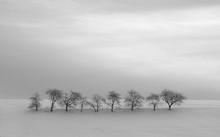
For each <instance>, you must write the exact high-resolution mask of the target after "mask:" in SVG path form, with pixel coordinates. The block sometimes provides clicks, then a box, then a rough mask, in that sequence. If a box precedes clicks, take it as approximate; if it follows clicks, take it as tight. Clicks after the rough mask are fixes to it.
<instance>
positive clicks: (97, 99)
mask: <svg viewBox="0 0 220 137" xmlns="http://www.w3.org/2000/svg"><path fill="white" fill-rule="evenodd" d="M103 102H105V99H104V98H103V97H102V96H100V95H98V94H95V95H93V97H92V102H90V101H88V102H87V104H88V105H89V106H90V107H92V108H93V110H94V111H95V112H99V109H100V108H101V107H102V103H103Z"/></svg>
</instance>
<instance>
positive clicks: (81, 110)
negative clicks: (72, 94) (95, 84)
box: [80, 103, 83, 112]
mask: <svg viewBox="0 0 220 137" xmlns="http://www.w3.org/2000/svg"><path fill="white" fill-rule="evenodd" d="M80 112H83V103H82V104H81V109H80Z"/></svg>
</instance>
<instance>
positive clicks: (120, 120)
mask: <svg viewBox="0 0 220 137" xmlns="http://www.w3.org/2000/svg"><path fill="white" fill-rule="evenodd" d="M28 103H29V100H7V99H2V100H0V137H219V134H220V130H219V128H220V101H203V100H194V101H192V100H187V101H185V103H183V104H182V105H181V106H177V107H174V109H173V110H172V111H169V110H167V108H166V106H165V105H162V106H160V109H159V110H157V111H156V112H153V111H152V109H151V108H150V106H144V107H143V109H140V110H136V111H134V112H130V111H129V110H118V111H116V112H114V113H111V112H109V110H102V111H101V112H99V113H95V112H93V111H91V110H85V111H84V112H83V113H80V112H79V111H78V110H73V111H70V112H68V113H67V112H65V111H64V110H63V109H58V108H57V109H56V110H55V111H54V112H52V113H51V112H49V111H48V109H47V107H49V104H47V103H46V101H45V102H44V104H43V106H42V107H43V108H44V109H43V110H40V111H39V112H34V111H30V110H28V109H27V106H28Z"/></svg>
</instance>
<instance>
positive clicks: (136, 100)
mask: <svg viewBox="0 0 220 137" xmlns="http://www.w3.org/2000/svg"><path fill="white" fill-rule="evenodd" d="M143 100H144V97H143V96H141V95H140V93H138V92H137V91H135V90H129V91H128V96H127V97H126V98H125V100H124V102H125V103H126V104H127V106H130V107H131V111H133V110H134V109H135V108H139V107H141V106H142V103H143Z"/></svg>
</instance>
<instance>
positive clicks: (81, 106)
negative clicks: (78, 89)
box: [79, 96, 88, 112]
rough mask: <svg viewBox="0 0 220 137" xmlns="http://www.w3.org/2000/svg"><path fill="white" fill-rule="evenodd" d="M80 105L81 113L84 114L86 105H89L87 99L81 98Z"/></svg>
mask: <svg viewBox="0 0 220 137" xmlns="http://www.w3.org/2000/svg"><path fill="white" fill-rule="evenodd" d="M79 103H80V112H83V108H84V105H87V104H88V102H87V98H86V97H82V96H81V97H80V99H79Z"/></svg>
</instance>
